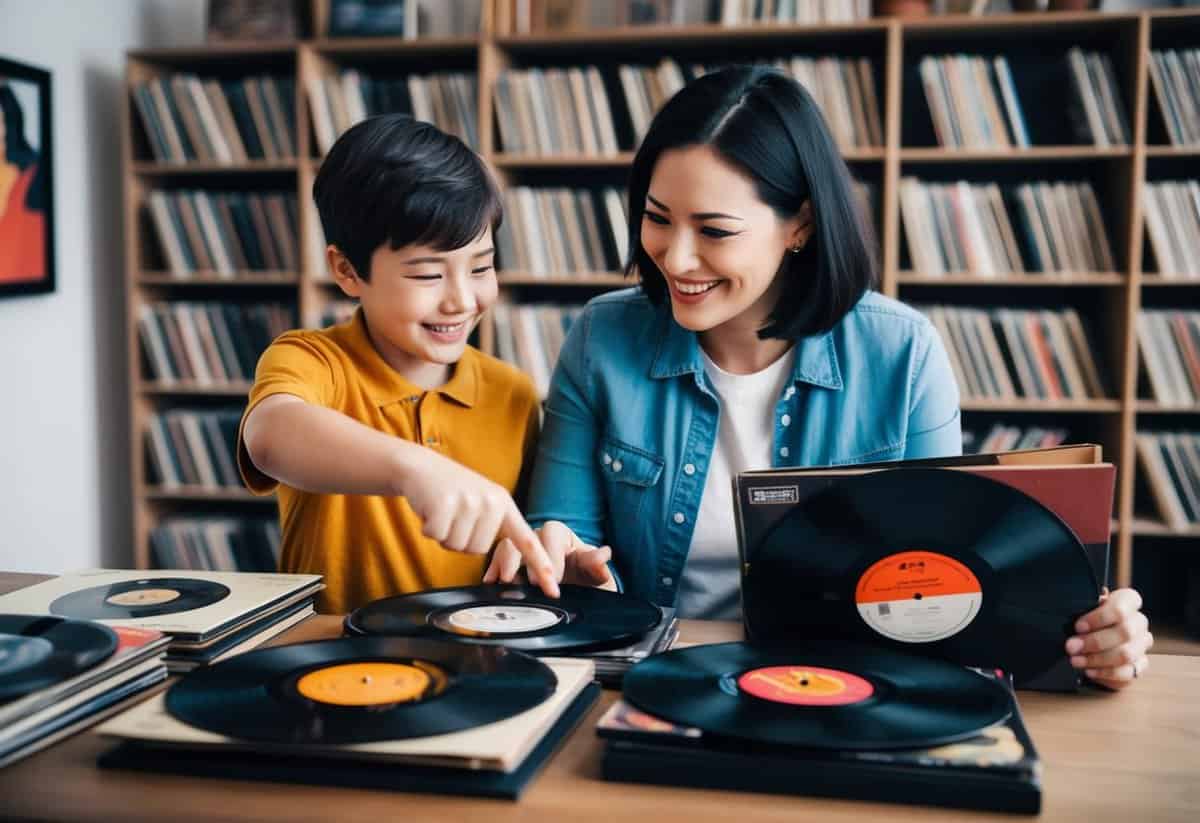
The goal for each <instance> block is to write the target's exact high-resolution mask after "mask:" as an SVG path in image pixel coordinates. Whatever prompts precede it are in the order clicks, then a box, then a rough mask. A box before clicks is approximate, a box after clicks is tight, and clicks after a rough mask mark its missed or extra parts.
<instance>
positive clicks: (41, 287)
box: [0, 58, 56, 298]
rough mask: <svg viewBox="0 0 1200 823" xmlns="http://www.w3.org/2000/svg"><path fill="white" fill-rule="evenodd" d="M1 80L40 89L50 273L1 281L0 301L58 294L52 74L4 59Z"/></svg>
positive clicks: (40, 159)
mask: <svg viewBox="0 0 1200 823" xmlns="http://www.w3.org/2000/svg"><path fill="white" fill-rule="evenodd" d="M0 80H15V81H18V82H25V83H32V84H34V85H35V86H37V89H38V126H39V129H38V163H39V164H40V165H41V171H40V174H41V184H42V186H43V187H44V189H45V190H44V192H43V194H44V196H45V205H46V208H45V217H44V224H43V226H44V230H45V231H44V233H45V237H44V241H45V247H44V248H45V260H46V271H45V274H44V276H43V277H41V278H39V279H37V280H18V281H14V282H8V283H3V282H0V298H3V297H8V296H11V295H19V294H41V293H45V292H52V291H54V285H55V279H56V278H55V270H56V266H55V259H54V128H53V125H52V122H51V116H52V112H53V111H54V107H53V105H52V103H51V81H50V72H48V71H46V70H44V69H39V68H35V67H33V66H29V65H25V64H24V63H17V62H15V61H12V60H5V59H3V58H0Z"/></svg>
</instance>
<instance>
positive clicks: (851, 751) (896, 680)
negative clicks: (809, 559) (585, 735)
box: [597, 643, 1041, 814]
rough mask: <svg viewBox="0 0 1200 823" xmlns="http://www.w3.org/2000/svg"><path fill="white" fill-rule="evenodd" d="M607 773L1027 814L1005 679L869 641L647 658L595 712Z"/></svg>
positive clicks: (1027, 756) (1030, 801)
mask: <svg viewBox="0 0 1200 823" xmlns="http://www.w3.org/2000/svg"><path fill="white" fill-rule="evenodd" d="M597 733H598V734H599V735H600V736H601V737H602V738H604V739H605V751H604V759H603V764H602V774H603V776H604V777H605V779H608V780H622V781H630V782H638V783H660V784H667V785H679V786H695V787H702V788H720V789H741V790H748V791H761V792H776V793H785V794H809V795H818V796H825V797H840V798H850V799H857V800H877V801H888V802H897V803H912V804H919V805H933V806H949V807H959V808H969V809H987V810H993V811H1007V812H1021V813H1026V814H1036V813H1037V812H1038V811H1039V809H1040V807H1041V782H1040V773H1041V766H1040V763H1039V760H1038V756H1037V752H1036V751H1035V750H1034V747H1033V742H1032V741H1031V740H1030V738H1029V734H1028V733H1027V731H1026V730H1025V726H1024V725H1023V724H1022V722H1021V717H1020V714H1019V712H1018V711H1017V706H1016V701H1015V700H1014V699H1013V696H1012V692H1011V688H1010V686H1009V684H1008V680H1007V678H1005V677H1004V676H1003V675H1001V674H1000V673H998V672H984V671H978V670H974V669H967V668H964V667H961V666H955V665H953V664H950V663H946V662H943V661H939V660H933V659H929V658H924V657H919V656H915V655H905V654H902V653H899V652H895V651H892V650H889V649H881V648H876V647H872V646H862V645H855V644H852V643H837V644H825V645H823V646H822V645H818V644H813V645H808V646H804V645H793V646H790V647H789V648H788V649H786V650H782V649H776V650H771V649H762V648H754V647H751V646H748V645H746V644H743V643H723V644H718V645H711V646H695V647H692V648H688V649H680V650H676V651H672V652H668V653H666V654H663V655H659V656H657V657H654V658H652V659H650V660H648V661H646V662H645V663H641V664H639V665H638V666H635V667H634V668H633V670H632V671H631V672H630V673H629V674H628V675H626V678H625V700H624V701H619V702H617V703H616V704H614V705H613V706H612V707H611V708H610V709H609V711H608V712H607V713H606V714H605V715H604V716H603V717H602V718H601V720H600V722H599V725H598V729H597Z"/></svg>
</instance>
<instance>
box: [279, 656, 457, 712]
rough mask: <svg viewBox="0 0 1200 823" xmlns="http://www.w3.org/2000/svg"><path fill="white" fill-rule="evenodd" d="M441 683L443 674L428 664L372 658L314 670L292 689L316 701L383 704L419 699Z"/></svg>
mask: <svg viewBox="0 0 1200 823" xmlns="http://www.w3.org/2000/svg"><path fill="white" fill-rule="evenodd" d="M445 684H446V675H445V673H444V672H443V671H442V670H441V669H439V668H438V667H437V666H434V665H432V664H429V663H425V662H423V661H414V662H413V663H384V662H378V661H376V662H369V663H344V664H342V665H340V666H326V667H325V668H321V669H316V670H315V671H311V672H309V673H308V674H306V675H304V676H303V677H301V678H300V679H299V680H298V681H296V690H297V691H299V692H300V694H302V695H304V696H305V697H307V698H308V699H309V700H315V701H317V702H319V703H332V704H334V705H337V706H383V705H387V704H389V703H409V702H412V701H414V700H420V699H422V698H423V697H425V696H427V694H429V693H430V692H433V693H435V694H436V693H437V692H439V691H441V690H442V688H443V687H444V686H445Z"/></svg>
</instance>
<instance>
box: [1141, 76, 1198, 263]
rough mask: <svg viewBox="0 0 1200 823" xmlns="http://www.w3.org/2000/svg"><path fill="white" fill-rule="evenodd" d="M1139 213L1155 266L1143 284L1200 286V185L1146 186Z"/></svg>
mask: <svg viewBox="0 0 1200 823" xmlns="http://www.w3.org/2000/svg"><path fill="white" fill-rule="evenodd" d="M1197 94H1198V95H1200V85H1198V86H1197ZM1196 99H1197V100H1200V96H1197V98H1196ZM1142 211H1143V212H1144V213H1145V215H1146V238H1147V241H1148V245H1149V247H1150V250H1151V251H1152V252H1153V262H1154V267H1153V273H1152V274H1151V273H1149V272H1148V273H1147V274H1146V276H1145V278H1144V279H1143V282H1146V281H1149V280H1151V278H1155V279H1161V280H1172V281H1175V280H1182V281H1189V280H1190V281H1193V282H1200V181H1198V180H1161V181H1158V182H1154V183H1151V182H1147V183H1146V185H1145V187H1144V188H1143V189H1142ZM1151 282H1152V281H1151Z"/></svg>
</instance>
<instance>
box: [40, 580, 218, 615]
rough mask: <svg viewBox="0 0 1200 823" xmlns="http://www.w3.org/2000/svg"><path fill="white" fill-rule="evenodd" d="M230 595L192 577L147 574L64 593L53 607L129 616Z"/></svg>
mask: <svg viewBox="0 0 1200 823" xmlns="http://www.w3.org/2000/svg"><path fill="white" fill-rule="evenodd" d="M228 596H229V587H228V586H224V585H222V584H220V583H214V582H212V581H211V580H197V579H195V578H189V577H145V578H142V579H140V580H125V581H122V582H120V583H113V584H111V585H108V586H92V587H91V588H88V589H80V590H78V591H74V592H71V593H70V594H64V595H63V596H62V597H59V598H57V599H56V600H55V601H54V602H53V603H51V604H50V611H51V612H53V613H54V614H61V615H63V616H64V617H76V618H80V619H83V620H130V619H135V618H139V617H157V616H159V615H162V614H175V613H176V612H186V611H191V610H192V609H199V608H203V607H204V606H211V605H212V604H213V603H216V602H217V601H219V600H223V599H224V598H226V597H228Z"/></svg>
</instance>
